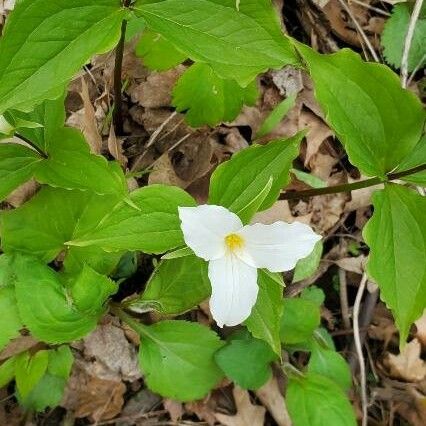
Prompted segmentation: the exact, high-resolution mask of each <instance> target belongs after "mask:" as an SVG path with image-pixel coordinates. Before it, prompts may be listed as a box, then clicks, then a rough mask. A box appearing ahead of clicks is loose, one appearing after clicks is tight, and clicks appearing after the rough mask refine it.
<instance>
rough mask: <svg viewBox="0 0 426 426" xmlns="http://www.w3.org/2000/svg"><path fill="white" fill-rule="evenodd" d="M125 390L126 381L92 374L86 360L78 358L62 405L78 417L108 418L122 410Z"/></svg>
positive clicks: (98, 419) (97, 419) (95, 419)
mask: <svg viewBox="0 0 426 426" xmlns="http://www.w3.org/2000/svg"><path fill="white" fill-rule="evenodd" d="M125 391H126V386H125V385H124V383H122V382H117V381H113V380H103V379H100V378H98V377H95V376H92V375H90V374H89V373H88V372H87V371H86V368H85V366H84V362H83V361H82V360H80V359H76V361H75V362H74V366H73V371H72V374H71V377H70V379H69V380H68V383H67V387H66V388H65V394H64V398H63V401H62V403H61V406H63V407H64V408H66V409H67V410H72V411H73V412H74V415H75V417H78V418H81V417H90V418H91V419H93V420H94V421H100V420H108V419H112V418H113V417H115V416H116V415H117V414H119V413H120V412H121V409H122V407H123V404H124V398H123V395H124V393H125Z"/></svg>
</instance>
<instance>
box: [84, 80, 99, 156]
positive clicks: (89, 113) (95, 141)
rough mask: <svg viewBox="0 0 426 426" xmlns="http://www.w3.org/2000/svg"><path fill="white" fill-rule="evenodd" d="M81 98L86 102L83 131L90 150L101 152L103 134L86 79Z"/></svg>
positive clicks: (96, 152)
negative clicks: (101, 133) (99, 128)
mask: <svg viewBox="0 0 426 426" xmlns="http://www.w3.org/2000/svg"><path fill="white" fill-rule="evenodd" d="M80 96H81V99H82V100H83V104H84V115H83V122H82V128H81V131H82V132H83V134H84V136H85V137H86V140H87V143H88V144H89V146H90V150H91V151H92V152H93V153H94V154H100V152H101V150H102V136H101V135H100V134H99V131H98V121H97V118H96V113H95V108H94V107H93V104H92V101H91V100H90V96H89V88H88V86H87V83H86V80H85V79H84V78H82V79H81V92H80Z"/></svg>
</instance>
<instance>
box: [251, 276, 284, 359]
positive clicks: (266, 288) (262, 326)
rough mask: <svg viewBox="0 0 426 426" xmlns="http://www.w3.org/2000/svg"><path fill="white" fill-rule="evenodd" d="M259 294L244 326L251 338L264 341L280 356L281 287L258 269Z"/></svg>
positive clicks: (281, 285)
mask: <svg viewBox="0 0 426 426" xmlns="http://www.w3.org/2000/svg"><path fill="white" fill-rule="evenodd" d="M257 283H258V285H259V294H258V296H257V301H256V304H255V305H254V307H253V309H252V311H251V314H250V316H249V317H248V318H247V319H246V321H245V325H246V327H247V329H248V330H249V331H250V333H251V334H252V335H253V337H256V338H257V339H260V340H264V341H265V342H266V343H268V344H269V345H270V346H271V348H272V349H273V350H274V352H275V353H276V354H277V355H278V356H281V342H280V323H281V316H282V313H283V304H282V300H283V285H284V284H280V283H279V282H277V281H276V280H275V279H273V278H272V277H271V276H270V274H268V273H266V272H265V271H263V270H261V269H259V270H258V278H257Z"/></svg>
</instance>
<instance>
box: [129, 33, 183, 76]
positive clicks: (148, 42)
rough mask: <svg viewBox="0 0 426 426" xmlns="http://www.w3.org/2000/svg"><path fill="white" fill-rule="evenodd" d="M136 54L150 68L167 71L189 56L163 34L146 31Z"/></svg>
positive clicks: (137, 46)
mask: <svg viewBox="0 0 426 426" xmlns="http://www.w3.org/2000/svg"><path fill="white" fill-rule="evenodd" d="M136 55H137V56H139V57H140V58H142V60H143V64H144V65H145V66H146V67H147V68H149V69H150V70H156V71H166V70H169V69H170V68H174V67H175V66H177V65H179V64H181V63H182V62H184V61H185V60H186V58H187V56H186V55H185V54H184V53H182V52H181V51H180V50H178V49H176V47H175V46H174V45H173V44H172V43H171V42H169V41H168V40H166V39H165V38H164V37H163V36H162V35H161V34H158V33H155V32H153V31H150V30H146V31H144V33H143V34H142V37H141V38H140V39H139V42H138V44H137V45H136Z"/></svg>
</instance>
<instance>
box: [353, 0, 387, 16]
mask: <svg viewBox="0 0 426 426" xmlns="http://www.w3.org/2000/svg"><path fill="white" fill-rule="evenodd" d="M350 3H355V4H359V5H360V6H362V7H365V8H367V9H370V10H373V11H374V12H376V13H378V14H380V15H384V16H390V15H391V14H390V13H389V12H386V11H385V10H383V9H379V8H378V7H374V6H370V5H369V4H367V3H364V2H362V1H359V0H350Z"/></svg>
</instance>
